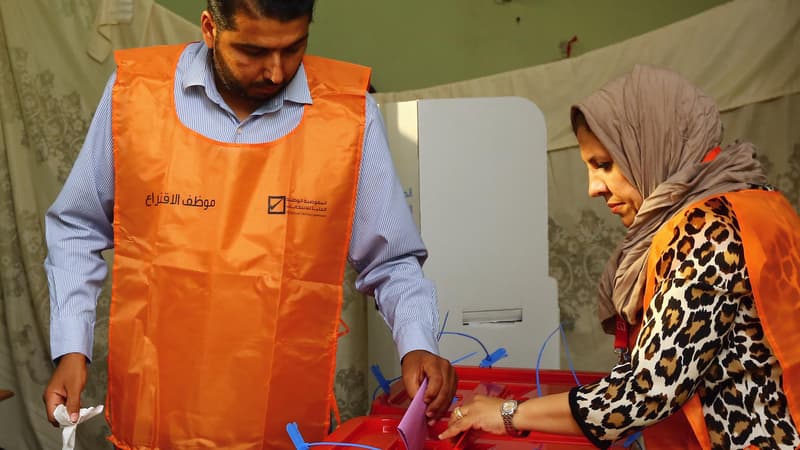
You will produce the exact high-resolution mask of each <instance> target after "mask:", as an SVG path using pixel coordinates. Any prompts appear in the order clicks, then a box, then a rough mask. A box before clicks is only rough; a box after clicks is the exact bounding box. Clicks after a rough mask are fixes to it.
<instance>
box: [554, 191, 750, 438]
mask: <svg viewBox="0 0 800 450" xmlns="http://www.w3.org/2000/svg"><path fill="white" fill-rule="evenodd" d="M714 204H715V203H714V202H713V201H711V202H706V203H705V204H704V205H703V207H701V208H694V209H692V210H688V211H685V214H684V218H683V220H682V221H680V223H679V224H678V226H676V227H675V229H674V230H673V232H674V238H673V239H672V241H671V244H670V246H669V247H668V248H667V250H666V251H665V252H664V253H663V254H662V255H661V258H660V261H659V263H658V267H657V269H656V274H648V276H655V277H656V280H655V281H656V284H655V293H654V296H653V298H652V299H651V302H650V307H649V308H648V310H647V311H646V312H645V315H644V318H643V326H642V328H641V330H640V332H639V335H638V338H637V343H636V346H635V348H634V349H633V350H632V354H631V360H630V362H627V363H624V364H620V365H618V366H616V367H614V369H613V370H612V371H611V373H610V374H609V375H608V376H607V377H605V378H604V379H602V380H600V381H598V382H596V383H594V384H590V385H584V386H580V387H577V388H574V389H573V390H572V391H571V392H570V398H569V401H570V408H571V409H572V415H573V417H574V418H575V420H576V421H577V422H578V425H579V426H580V427H581V429H582V430H583V432H584V434H585V435H586V436H587V438H589V439H590V440H591V441H592V442H593V443H594V444H595V445H597V446H598V447H600V448H607V447H608V446H610V445H611V443H613V442H614V441H616V440H619V439H621V438H623V437H625V436H628V435H630V434H632V433H634V432H636V431H638V430H641V429H642V428H644V427H647V426H648V425H652V424H654V423H656V422H658V421H660V420H663V419H665V418H666V417H668V416H669V415H671V414H673V413H675V412H676V411H678V409H680V408H681V406H683V404H684V403H685V402H686V401H687V400H688V399H689V398H690V397H691V396H692V394H693V393H694V392H695V390H696V389H697V388H698V387H699V386H700V385H701V384H702V378H703V374H704V373H705V372H706V371H707V370H708V369H709V366H710V365H711V363H712V361H714V360H715V358H716V357H717V355H718V354H719V352H720V350H721V347H722V345H723V343H724V342H725V339H726V336H728V335H729V334H730V333H731V330H732V324H733V322H734V317H735V316H736V314H737V310H738V307H739V302H740V299H741V297H742V296H743V295H746V293H747V292H749V282H748V279H747V272H746V268H745V266H744V254H743V251H742V242H741V238H740V236H739V234H738V231H737V229H738V224H736V221H735V218H734V217H731V215H730V213H731V211H727V210H726V211H721V210H719V209H718V208H717V209H715V208H714Z"/></svg>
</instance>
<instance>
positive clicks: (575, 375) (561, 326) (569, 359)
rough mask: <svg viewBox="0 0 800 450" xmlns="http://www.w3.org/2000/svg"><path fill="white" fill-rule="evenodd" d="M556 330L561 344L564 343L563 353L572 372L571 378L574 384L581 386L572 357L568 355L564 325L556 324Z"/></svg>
mask: <svg viewBox="0 0 800 450" xmlns="http://www.w3.org/2000/svg"><path fill="white" fill-rule="evenodd" d="M558 328H559V329H560V330H561V342H563V343H564V353H565V354H566V355H567V364H568V365H569V371H570V372H572V378H574V379H575V384H577V385H578V386H580V385H581V382H580V381H578V374H577V373H576V372H575V366H573V365H572V356H571V355H570V351H569V344H568V343H567V333H566V331H564V324H563V323H560V324H558Z"/></svg>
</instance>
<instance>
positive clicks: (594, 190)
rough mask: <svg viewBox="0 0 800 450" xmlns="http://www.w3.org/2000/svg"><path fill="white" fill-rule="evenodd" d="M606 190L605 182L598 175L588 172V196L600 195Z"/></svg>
mask: <svg viewBox="0 0 800 450" xmlns="http://www.w3.org/2000/svg"><path fill="white" fill-rule="evenodd" d="M607 191H608V188H607V187H606V183H605V182H604V181H603V180H602V179H601V178H600V177H597V176H594V175H592V174H589V197H600V196H602V195H603V194H605V193H606V192H607Z"/></svg>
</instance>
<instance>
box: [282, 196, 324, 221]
mask: <svg viewBox="0 0 800 450" xmlns="http://www.w3.org/2000/svg"><path fill="white" fill-rule="evenodd" d="M267 214H289V215H299V216H313V217H327V216H328V202H327V201H326V200H314V199H308V198H302V197H287V196H285V195H270V196H268V197H267Z"/></svg>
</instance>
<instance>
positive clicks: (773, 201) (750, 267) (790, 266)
mask: <svg viewBox="0 0 800 450" xmlns="http://www.w3.org/2000/svg"><path fill="white" fill-rule="evenodd" d="M725 198H727V199H728V201H730V203H731V204H732V206H733V209H734V211H735V212H736V218H737V221H738V222H739V227H740V228H741V233H740V234H741V237H742V243H743V246H744V256H745V261H746V262H747V271H748V273H749V275H750V285H751V287H752V290H753V299H754V300H755V304H756V309H757V310H758V315H759V318H760V320H761V325H762V326H763V328H764V334H765V335H766V337H767V341H768V342H769V344H770V346H771V347H772V350H773V351H774V352H775V356H776V357H777V358H778V361H779V362H780V364H781V368H782V369H783V390H784V393H785V394H786V398H787V401H788V404H789V411H790V412H791V414H792V418H793V419H794V420H797V418H798V417H800V333H798V332H797V325H798V324H800V253H798V252H800V218H799V217H798V216H797V214H796V213H795V212H794V209H793V208H792V206H791V204H789V202H788V201H787V200H786V198H785V197H784V196H783V195H781V194H780V193H778V192H769V191H763V190H746V191H739V192H731V193H726V194H725ZM703 202H705V200H701V201H699V202H696V203H695V204H693V205H691V206H689V207H688V208H687V209H690V208H694V207H697V206H700V205H702V203H703ZM684 211H685V210H684ZM765 219H766V220H765ZM681 220H683V211H682V212H680V213H678V214H676V215H675V216H674V217H673V218H672V219H670V221H668V222H667V223H666V224H664V225H663V226H662V227H661V229H660V230H659V231H658V232H657V233H656V235H655V236H654V237H653V243H652V245H651V247H650V253H649V255H648V259H647V285H646V288H645V293H644V305H643V307H644V309H645V310H646V309H647V308H648V306H649V303H650V299H651V298H652V297H653V292H654V291H655V276H654V274H655V268H656V264H657V263H658V260H659V258H660V257H661V255H662V253H663V252H664V251H665V250H666V249H667V248H668V247H669V243H670V241H671V240H672V239H673V238H674V236H673V229H674V228H675V226H676V225H677V223H678V222H680V221H681ZM636 334H638V333H636ZM632 338H633V339H635V338H636V336H635V335H633V336H632ZM682 410H683V413H684V416H685V419H686V420H688V423H689V425H690V427H691V428H692V430H693V431H694V435H695V437H696V439H697V442H691V443H686V442H682V443H681V444H680V447H676V443H675V439H684V438H683V436H680V434H682V433H676V432H675V429H674V428H673V429H672V430H669V429H668V428H669V427H667V428H664V427H659V426H658V425H660V424H657V425H656V426H654V427H653V430H645V443H646V445H647V448H648V449H660V448H665V449H666V448H692V449H694V448H702V449H703V450H710V449H711V439H710V437H709V434H708V429H707V428H706V422H705V416H704V414H703V407H702V405H701V404H700V399H699V398H698V397H697V396H696V395H695V396H692V397H691V398H690V399H689V401H687V402H686V403H685V404H684V405H683V408H682ZM675 416H677V415H675ZM673 420H675V421H676V423H678V421H683V420H684V418H683V417H677V418H673ZM795 425H796V422H795ZM660 428H664V429H662V430H661V431H665V432H660V431H659V429H660ZM670 431H671V433H670ZM648 432H650V433H651V435H648ZM751 448H755V447H751Z"/></svg>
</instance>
